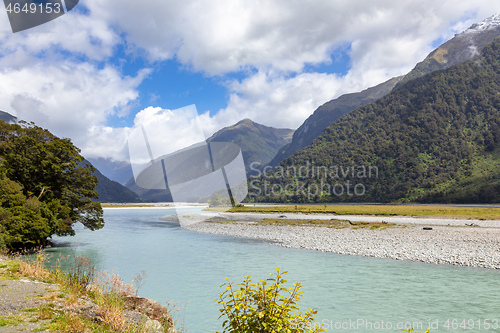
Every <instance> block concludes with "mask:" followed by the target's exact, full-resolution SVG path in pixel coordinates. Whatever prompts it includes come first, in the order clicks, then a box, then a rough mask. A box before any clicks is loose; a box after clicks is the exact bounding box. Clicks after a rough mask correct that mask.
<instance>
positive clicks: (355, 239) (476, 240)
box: [183, 213, 500, 269]
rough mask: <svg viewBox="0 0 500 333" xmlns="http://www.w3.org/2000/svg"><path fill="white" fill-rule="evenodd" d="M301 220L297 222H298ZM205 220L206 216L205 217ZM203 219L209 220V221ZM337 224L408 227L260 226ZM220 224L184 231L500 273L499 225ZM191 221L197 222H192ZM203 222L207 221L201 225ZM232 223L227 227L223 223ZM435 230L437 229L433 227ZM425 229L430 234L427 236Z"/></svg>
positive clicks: (418, 221) (228, 216) (247, 216)
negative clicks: (493, 270) (499, 271)
mask: <svg viewBox="0 0 500 333" xmlns="http://www.w3.org/2000/svg"><path fill="white" fill-rule="evenodd" d="M295 215H298V216H295ZM200 217H201V216H200ZM203 217H205V218H206V217H207V216H206V215H205V216H203ZM265 217H267V218H283V219H285V218H286V219H294V218H296V219H297V218H300V219H313V218H322V219H332V218H338V219H343V220H350V221H364V222H382V221H384V222H388V223H398V224H403V225H406V227H392V228H387V229H383V230H381V229H375V230H371V229H362V228H360V229H352V228H344V229H334V228H328V227H324V226H290V225H259V224H256V223H255V221H258V220H260V219H262V218H265ZM211 218H212V219H214V218H215V219H216V220H217V221H218V222H215V223H214V222H204V221H202V222H198V223H193V224H189V225H184V226H183V227H184V228H185V229H187V230H191V231H194V232H199V233H210V234H217V235H228V236H237V237H244V238H254V239H262V240H268V241H270V242H272V243H273V244H276V245H279V246H283V247H289V248H299V249H308V250H316V251H322V252H334V253H338V254H346V255H358V256H367V257H377V258H391V259H397V260H412V261H421V262H426V263H433V264H452V265H460V266H470V267H482V268H488V269H500V221H496V220H493V221H489V220H484V221H483V220H470V219H469V220H460V219H448V218H432V219H431V218H412V217H390V218H387V217H371V216H370V217H368V216H342V217H340V216H335V217H333V216H331V215H330V216H326V215H324V216H322V217H320V215H303V214H293V216H292V214H286V216H284V215H278V214H260V213H259V214H257V213H256V214H253V213H222V214H212V215H211ZM190 220H191V221H193V222H194V221H195V220H196V218H195V217H193V216H192V215H191V216H190ZM200 220H203V219H200ZM224 221H227V222H224ZM429 226H432V227H429ZM424 227H425V228H426V229H431V230H424Z"/></svg>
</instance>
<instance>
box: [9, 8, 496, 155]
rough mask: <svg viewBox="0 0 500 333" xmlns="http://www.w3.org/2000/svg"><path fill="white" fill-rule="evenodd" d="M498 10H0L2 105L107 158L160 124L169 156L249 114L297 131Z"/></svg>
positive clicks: (403, 70) (122, 151)
mask: <svg viewBox="0 0 500 333" xmlns="http://www.w3.org/2000/svg"><path fill="white" fill-rule="evenodd" d="M496 13H500V1H492V0H452V1H450V0H442V1H435V0H399V1H394V0H376V1H368V0H349V1H347V0H307V1H306V0H302V1H297V0H255V1H248V0H231V1H227V0H225V1H223V0H203V1H201V0H183V1H178V0H175V1H172V0H141V1H136V0H80V2H79V3H78V5H77V6H76V7H75V8H74V9H73V10H72V11H70V12H68V13H67V14H66V15H63V16H61V17H59V18H57V19H55V20H53V21H50V22H48V23H46V24H43V25H40V26H38V27H35V28H32V29H28V30H25V31H23V32H18V33H12V30H11V28H10V25H9V21H8V17H7V13H6V11H5V8H4V7H3V6H2V7H0V110H2V111H6V112H9V113H11V114H13V115H16V116H17V117H18V118H20V119H22V120H26V121H34V122H35V123H36V124H37V125H38V126H41V127H44V128H47V129H49V130H50V131H51V132H53V133H54V134H55V135H58V136H60V137H67V138H70V139H71V140H72V141H73V143H75V145H76V146H78V147H79V148H80V149H81V150H82V155H83V156H85V157H87V158H99V157H102V158H106V159H109V160H112V161H125V160H127V159H128V149H127V138H128V134H129V133H130V132H131V130H132V128H133V127H134V125H135V126H137V125H138V124H140V123H141V121H147V122H148V123H153V124H154V123H155V122H157V123H158V124H159V123H160V122H162V123H161V127H159V128H161V131H159V132H160V133H164V138H167V139H168V141H169V142H171V144H170V147H169V150H175V149H179V148H183V146H187V145H190V144H192V143H194V142H195V140H198V135H192V133H194V132H195V131H196V129H197V128H198V127H197V126H199V124H200V123H201V124H202V127H203V131H204V134H205V136H206V137H207V136H210V135H211V134H212V133H214V132H215V131H217V130H219V129H221V128H223V127H225V126H230V125H233V124H235V123H236V122H238V121H240V120H242V119H244V118H250V119H252V120H253V121H255V122H257V123H260V124H263V125H267V126H273V127H279V128H293V129H296V128H297V127H299V126H300V125H301V124H302V123H303V122H304V120H305V119H306V118H307V117H308V116H309V115H311V114H312V113H313V112H314V110H315V109H316V108H317V107H318V106H320V105H322V104H324V103H326V102H327V101H329V100H331V99H334V98H336V97H338V96H340V95H342V94H345V93H350V92H357V91H361V90H363V89H366V88H368V87H370V86H374V85H376V84H379V83H382V82H384V81H386V80H388V79H390V78H391V77H394V76H399V75H403V74H406V73H407V72H409V71H410V70H411V69H412V68H413V67H414V66H415V64H416V63H418V62H419V61H421V60H423V59H424V58H425V57H426V56H427V54H428V53H429V52H431V51H432V50H433V49H434V48H435V47H437V46H439V45H440V44H441V43H443V42H445V41H446V40H448V39H450V38H452V37H453V36H454V34H456V33H460V32H461V31H463V30H465V29H467V28H468V27H469V26H471V25H472V24H473V23H475V22H479V21H481V20H483V19H485V18H487V17H489V16H491V15H493V14H496ZM188 105H195V106H196V111H197V115H196V116H195V118H196V121H194V119H193V114H192V112H186V108H184V107H185V106H188ZM189 110H192V108H189ZM173 119H175V121H172V120H173ZM170 139H171V140H170Z"/></svg>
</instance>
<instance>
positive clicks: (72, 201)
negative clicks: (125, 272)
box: [0, 121, 104, 245]
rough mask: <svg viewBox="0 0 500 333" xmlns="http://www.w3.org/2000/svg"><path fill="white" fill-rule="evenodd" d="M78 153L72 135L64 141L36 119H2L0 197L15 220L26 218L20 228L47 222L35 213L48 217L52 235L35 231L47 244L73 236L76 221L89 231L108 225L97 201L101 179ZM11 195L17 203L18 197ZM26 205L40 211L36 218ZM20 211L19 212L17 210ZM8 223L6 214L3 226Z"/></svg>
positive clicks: (2, 203) (48, 226)
mask: <svg viewBox="0 0 500 333" xmlns="http://www.w3.org/2000/svg"><path fill="white" fill-rule="evenodd" d="M79 153H80V150H79V149H78V148H77V147H75V146H74V145H73V144H72V143H71V141H70V140H69V139H60V138H58V137H56V136H54V135H53V134H52V133H50V132H49V131H48V130H45V129H42V128H40V127H37V126H35V125H34V124H33V123H25V122H21V123H20V125H9V124H6V123H4V122H1V121H0V158H1V159H2V165H1V168H2V169H3V171H2V172H3V176H2V177H3V178H2V179H3V180H2V182H3V183H2V186H1V187H0V198H3V199H0V200H3V202H1V203H0V204H1V205H2V208H3V209H4V210H5V209H7V210H8V211H9V212H8V214H10V215H9V216H10V218H11V219H12V218H14V217H15V216H21V215H22V216H24V217H25V219H24V220H23V223H24V227H22V228H21V229H23V228H27V225H26V224H31V225H32V226H34V225H36V224H37V223H40V225H42V224H43V223H41V222H40V220H39V219H35V217H34V216H36V215H37V214H38V215H39V216H40V217H41V218H42V219H45V220H46V221H45V222H46V227H47V228H49V229H48V230H49V231H48V235H47V230H45V231H44V232H40V233H33V234H32V238H33V239H35V238H37V237H39V241H40V242H42V241H43V240H45V239H46V238H47V237H48V236H50V235H53V234H56V235H59V236H64V235H74V230H73V227H72V225H73V224H74V223H76V222H81V223H82V224H83V225H84V226H85V227H87V228H88V229H90V230H97V229H100V228H102V227H103V226H104V220H103V218H102V207H101V205H100V203H98V202H95V201H92V199H97V197H98V195H97V192H96V191H95V190H94V188H95V186H96V185H97V182H98V180H97V177H95V176H92V174H91V172H92V171H94V169H93V167H92V166H90V165H86V166H84V167H79V166H78V162H80V161H82V160H83V157H82V156H80V154H79ZM16 184H17V185H16ZM21 195H22V196H23V197H24V199H25V201H24V202H23V201H22V200H21V198H20V196H21ZM12 196H14V197H15V198H17V199H16V200H17V201H16V200H14V201H13V200H12ZM15 207H24V208H15ZM26 207H27V208H28V210H31V211H32V212H34V213H33V214H35V215H33V216H32V217H31V218H26V217H27V216H28V215H30V214H31V213H28V211H27V210H26ZM16 210H18V211H17V213H18V215H16V214H14V211H16ZM37 212H38V213H37ZM4 214H5V211H4ZM12 214H14V215H12ZM19 214H20V215H19ZM30 216H31V215H30ZM21 220H22V219H21ZM5 221H6V220H5V218H4V220H3V222H4V223H3V224H4V225H5V224H6V223H5ZM11 221H12V220H11ZM16 221H18V220H16ZM19 221H20V220H19ZM19 221H18V222H19ZM15 224H16V225H18V224H19V223H15ZM23 230H25V229H23ZM11 231H12V230H11ZM18 231H19V232H21V231H20V230H18ZM23 242H24V240H23V238H22V237H21V238H19V242H18V241H17V240H16V241H15V242H14V243H15V244H16V245H19V244H20V243H23ZM28 243H29V244H31V242H28ZM35 243H37V242H35Z"/></svg>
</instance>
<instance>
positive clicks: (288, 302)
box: [216, 268, 324, 333]
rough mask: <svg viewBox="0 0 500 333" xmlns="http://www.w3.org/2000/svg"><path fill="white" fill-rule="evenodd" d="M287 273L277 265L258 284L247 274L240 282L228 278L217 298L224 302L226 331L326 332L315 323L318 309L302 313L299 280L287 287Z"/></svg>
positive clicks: (268, 332)
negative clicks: (285, 277) (285, 276)
mask: <svg viewBox="0 0 500 333" xmlns="http://www.w3.org/2000/svg"><path fill="white" fill-rule="evenodd" d="M286 273H287V272H283V273H281V272H280V269H279V268H277V269H276V273H271V276H273V277H271V278H269V279H267V280H260V282H259V283H257V284H253V283H252V280H251V279H250V276H244V279H243V282H241V283H238V284H235V283H234V282H233V283H231V282H230V281H229V279H227V282H226V283H224V284H223V285H222V286H221V287H225V290H224V292H223V293H222V294H220V295H219V299H218V300H216V302H218V303H219V304H221V305H222V308H221V309H220V310H219V311H220V312H221V315H220V317H219V319H220V318H222V317H226V319H225V320H224V322H223V323H222V327H223V329H224V332H228V333H229V332H237V333H256V332H261V333H274V332H276V333H277V332H289V333H302V332H324V330H323V329H322V328H321V327H319V326H318V325H317V324H315V323H314V315H315V314H316V313H317V311H316V310H311V309H309V310H307V311H306V312H305V313H302V312H301V311H300V310H299V308H298V306H297V304H298V303H300V298H301V297H302V292H301V291H300V288H301V285H300V283H294V284H293V287H292V288H285V287H284V284H285V283H286V282H287V281H286V280H285V279H283V274H286ZM237 287H239V289H236V288H237Z"/></svg>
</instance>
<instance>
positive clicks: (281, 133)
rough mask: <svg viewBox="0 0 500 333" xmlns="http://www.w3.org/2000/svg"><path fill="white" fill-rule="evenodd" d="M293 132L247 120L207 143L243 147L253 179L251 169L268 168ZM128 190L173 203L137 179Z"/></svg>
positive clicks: (212, 137)
mask: <svg viewBox="0 0 500 333" xmlns="http://www.w3.org/2000/svg"><path fill="white" fill-rule="evenodd" d="M293 132H294V131H293V130H291V129H277V128H273V127H268V126H264V125H261V124H257V123H255V122H253V121H251V120H250V119H244V120H241V121H240V122H238V123H236V124H235V125H233V126H229V127H225V128H223V129H221V130H220V131H218V132H216V133H215V134H213V135H212V136H211V137H210V138H208V139H207V142H209V143H215V142H230V143H234V144H236V145H237V146H239V147H240V149H241V152H242V155H243V160H244V163H245V169H246V171H247V175H251V174H252V170H251V166H252V168H253V169H254V170H255V169H259V168H261V167H263V166H265V165H267V164H268V163H269V162H270V160H271V158H273V157H274V156H275V155H276V153H277V152H278V150H279V149H280V148H281V147H283V146H284V145H286V144H287V143H289V142H290V141H291V139H292V135H293ZM252 163H253V165H252ZM125 186H127V187H128V188H129V189H131V190H132V191H134V192H135V193H137V194H138V195H139V196H140V197H141V198H142V199H143V200H146V201H157V202H159V201H171V200H172V197H171V195H170V192H169V190H168V189H165V190H157V189H143V188H140V187H139V186H137V185H136V184H135V181H134V179H133V178H132V179H130V180H129V181H128V182H127V183H126V184H125Z"/></svg>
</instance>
